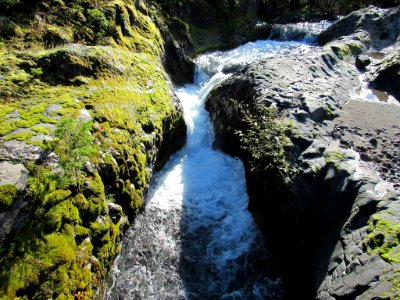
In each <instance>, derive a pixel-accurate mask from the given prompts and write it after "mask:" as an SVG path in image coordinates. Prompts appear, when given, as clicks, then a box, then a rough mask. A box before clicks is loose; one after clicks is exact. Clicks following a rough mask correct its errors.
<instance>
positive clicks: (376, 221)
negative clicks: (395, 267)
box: [367, 214, 400, 263]
mask: <svg viewBox="0 0 400 300" xmlns="http://www.w3.org/2000/svg"><path fill="white" fill-rule="evenodd" d="M399 236H400V224H399V223H396V222H393V221H391V220H390V218H388V217H387V216H385V215H383V214H376V215H374V216H373V217H372V221H371V222H370V234H369V235H368V237H367V243H368V246H369V248H370V252H371V253H377V254H379V255H380V256H381V257H382V258H383V259H384V260H386V261H387V262H390V263H400V241H399Z"/></svg>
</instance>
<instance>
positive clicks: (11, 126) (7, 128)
mask: <svg viewBox="0 0 400 300" xmlns="http://www.w3.org/2000/svg"><path fill="white" fill-rule="evenodd" d="M17 128H18V127H17V125H16V124H15V122H14V121H11V122H2V123H1V124H0V135H6V134H7V133H10V132H11V131H14V130H15V129H17Z"/></svg>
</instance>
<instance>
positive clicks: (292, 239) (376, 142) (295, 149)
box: [207, 7, 400, 299]
mask: <svg viewBox="0 0 400 300" xmlns="http://www.w3.org/2000/svg"><path fill="white" fill-rule="evenodd" d="M337 24H339V25H333V27H331V29H328V30H327V32H326V33H323V34H322V35H321V37H320V41H322V40H324V43H327V42H328V41H331V42H330V43H328V44H326V45H325V46H324V47H323V48H316V49H315V51H313V52H312V53H305V54H300V55H298V56H296V57H290V58H279V57H278V58H272V59H267V60H261V61H258V62H256V63H252V64H250V65H249V66H247V67H246V68H244V69H243V70H242V71H239V72H237V73H235V74H234V75H232V76H231V77H230V78H229V79H227V80H226V81H224V82H223V83H222V84H220V85H219V86H218V87H216V88H215V89H214V90H213V91H212V92H211V94H210V96H209V98H208V101H207V108H208V110H209V112H210V115H211V119H212V120H213V123H214V130H215V133H216V143H215V145H216V146H217V147H221V148H222V149H223V150H225V151H228V152H229V153H231V154H235V155H239V156H240V157H241V158H242V159H243V160H244V163H245V166H246V176H247V180H248V191H249V196H250V209H251V210H252V211H253V213H254V215H255V217H256V219H257V220H259V224H260V226H263V227H262V228H263V230H264V232H265V236H266V238H267V240H268V241H269V242H270V243H271V247H272V248H273V250H275V254H276V255H277V257H278V259H279V260H280V263H281V265H282V267H283V269H284V272H286V284H287V287H288V292H287V295H286V296H287V298H288V299H293V297H300V296H301V298H303V297H304V299H306V298H307V299H311V298H317V299H355V298H357V299H372V298H374V297H375V298H376V299H385V297H389V298H391V297H395V296H398V295H397V293H398V290H397V287H398V284H399V280H398V277H397V275H396V273H397V272H398V270H399V264H398V262H399V258H398V251H399V250H400V246H399V235H398V229H397V228H398V226H397V225H396V224H398V222H399V220H398V219H399V215H400V207H399V205H398V200H399V199H400V195H399V192H398V184H399V183H398V175H397V174H398V170H399V161H398V154H399V153H398V149H399V148H398V146H399V141H398V139H399V137H398V135H399V125H398V124H399V112H400V111H399V109H400V106H398V104H396V99H395V98H390V97H389V95H388V96H387V100H391V101H392V102H393V101H394V103H379V102H367V101H368V100H367V99H363V100H362V101H359V100H355V99H357V97H355V95H359V94H361V92H362V91H363V90H364V89H365V88H364V87H363V85H364V84H365V83H362V82H361V81H360V79H359V76H360V75H359V74H360V73H359V71H357V67H358V68H359V69H360V70H363V72H364V73H365V74H364V75H363V76H365V77H366V78H367V80H371V79H370V78H376V76H375V77H374V75H373V74H377V73H379V72H378V71H377V70H380V69H379V68H380V66H381V67H382V69H386V68H390V65H391V63H387V61H391V62H392V59H390V57H391V55H392V54H391V53H395V51H398V50H397V49H398V48H397V45H396V43H397V39H398V36H396V34H397V33H398V31H396V30H394V31H393V32H392V31H391V29H392V28H393V26H394V25H395V24H399V15H398V9H393V10H381V9H376V8H373V7H370V8H368V9H365V10H362V11H360V12H356V13H353V14H351V15H350V16H348V17H346V18H344V19H343V20H341V21H339V22H338V23H337ZM352 24H354V25H355V26H353V27H352ZM341 26H343V28H341ZM396 26H397V25H396ZM379 32H387V33H388V34H387V35H384V36H382V35H380V34H379ZM389 32H390V33H389ZM327 36H329V38H327ZM373 47H375V48H373ZM376 48H378V49H380V51H382V52H379V53H375V51H376ZM360 54H362V55H366V56H368V58H370V60H371V63H370V64H368V63H362V64H360V61H361V59H359V60H358V63H357V67H356V57H357V56H358V55H360ZM375 54H377V55H375ZM385 58H386V61H385ZM362 61H364V62H365V61H366V60H365V59H362ZM360 66H361V67H360ZM383 66H385V67H383ZM380 74H383V72H380ZM363 78H364V77H363ZM372 80H373V79H372ZM382 90H383V91H385V89H383V88H382ZM375 93H378V92H376V91H375ZM391 95H392V97H393V96H395V95H396V94H395V93H391ZM358 98H360V97H358ZM271 106H276V107H277V108H278V111H279V115H280V116H277V117H276V122H281V123H282V122H283V123H285V122H286V124H287V122H289V124H290V130H289V132H288V134H287V136H288V137H289V138H290V142H291V143H288V142H284V141H283V140H282V139H281V140H278V142H280V143H283V142H284V144H285V145H286V146H285V148H284V151H285V153H286V158H287V159H288V160H289V161H290V163H291V166H292V167H293V169H294V170H297V171H296V175H294V176H293V177H292V178H291V180H289V181H284V180H282V181H279V180H277V179H276V178H277V177H278V176H277V174H269V173H268V167H267V166H260V167H259V168H258V169H254V167H252V164H251V160H252V159H254V153H252V152H251V150H249V149H251V147H248V146H247V147H243V135H242V139H240V138H239V136H238V135H237V134H236V132H237V131H238V130H239V131H241V132H242V133H243V132H246V130H249V128H248V127H246V126H249V124H257V121H258V122H259V121H260V114H261V115H262V114H263V111H264V109H265V107H271ZM249 119H252V120H253V123H249V121H248V120H249ZM254 122H255V123H254ZM253 132H254V131H253ZM262 134H263V133H262V132H261V133H260V136H259V138H260V139H261V138H263V137H262ZM264 167H265V169H264V171H262V170H263V168H264ZM260 169H261V171H260ZM285 228H290V229H289V230H286V229H285ZM293 245H296V246H295V247H296V251H293V247H294V246H293ZM294 252H295V253H294ZM293 291H295V292H293ZM300 291H301V292H300ZM299 295H300V296H299Z"/></svg>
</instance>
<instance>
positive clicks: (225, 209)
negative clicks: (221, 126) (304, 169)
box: [104, 26, 326, 299]
mask: <svg viewBox="0 0 400 300" xmlns="http://www.w3.org/2000/svg"><path fill="white" fill-rule="evenodd" d="M325 27H326V26H325ZM318 29H319V30H320V28H318ZM312 48H313V46H312V45H311V44H310V43H309V40H307V41H306V40H303V41H284V42H278V41H272V40H267V41H256V42H251V43H247V44H245V45H242V46H240V47H238V48H236V49H233V50H230V51H217V52H212V53H207V54H204V55H201V56H199V57H198V58H197V60H196V65H197V68H196V74H195V82H194V83H193V84H191V85H185V86H182V87H178V88H177V89H176V93H177V95H178V97H179V98H180V100H181V102H182V105H183V107H184V113H185V120H186V124H187V127H188V130H187V135H188V139H187V144H186V146H185V147H184V148H183V149H182V150H180V151H179V152H177V153H175V154H174V155H173V156H171V158H170V160H169V161H168V163H167V164H166V165H165V167H164V168H163V170H161V171H160V172H158V173H156V174H155V175H154V177H153V180H152V183H151V187H150V190H149V193H148V195H147V198H146V209H145V211H144V212H143V213H142V214H140V215H138V216H137V218H136V219H135V221H134V223H133V224H132V226H131V228H130V229H129V230H128V231H127V233H126V236H125V239H124V241H123V245H122V250H121V253H120V255H118V257H117V258H116V260H115V262H114V265H113V267H112V270H111V275H110V276H109V278H108V282H107V283H108V289H107V292H106V295H105V297H104V299H280V298H281V297H282V287H281V286H282V283H281V280H280V279H279V278H276V276H271V271H270V269H271V268H272V266H271V268H270V263H271V261H272V258H271V256H270V254H269V252H268V249H267V246H266V245H265V244H264V241H263V238H262V235H261V232H260V231H259V230H258V229H257V227H256V224H255V222H254V220H253V217H252V215H251V214H250V213H249V212H248V210H247V206H248V196H247V192H246V182H245V174H244V168H243V164H242V162H241V161H240V160H239V159H238V158H233V157H230V156H228V155H226V154H224V153H222V152H220V151H218V150H215V149H213V148H212V142H213V133H212V125H211V124H210V120H209V117H208V113H207V111H206V110H205V108H204V102H205V99H206V97H207V94H208V93H209V91H210V90H211V89H212V88H213V87H214V86H215V85H217V84H218V83H219V82H221V81H222V80H224V79H226V78H227V77H229V76H230V74H229V73H230V72H233V71H236V70H238V69H240V68H241V67H243V66H245V65H246V64H248V63H249V62H252V61H255V60H256V59H259V58H268V57H273V56H277V55H281V56H282V55H283V56H286V55H293V54H296V53H300V52H304V51H310V49H312Z"/></svg>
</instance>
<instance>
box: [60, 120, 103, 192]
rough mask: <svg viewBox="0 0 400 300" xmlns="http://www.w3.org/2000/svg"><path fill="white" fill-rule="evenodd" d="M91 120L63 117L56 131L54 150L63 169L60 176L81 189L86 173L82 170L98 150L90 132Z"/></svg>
mask: <svg viewBox="0 0 400 300" xmlns="http://www.w3.org/2000/svg"><path fill="white" fill-rule="evenodd" d="M91 128H92V122H91V121H82V120H78V121H77V120H76V119H74V118H72V117H64V118H62V119H61V120H60V121H59V122H58V124H57V128H56V130H55V131H54V136H55V138H56V139H55V140H54V141H53V146H54V152H55V153H56V154H57V156H58V158H59V164H60V166H61V168H62V170H63V172H62V174H60V177H61V178H63V179H64V180H66V181H67V182H69V183H70V184H72V185H76V186H77V187H78V191H81V183H82V179H84V174H83V172H82V171H81V169H82V168H83V165H84V163H85V162H87V161H88V159H89V157H90V156H91V155H92V154H93V153H95V152H96V149H95V148H94V147H93V146H92V142H93V140H94V138H93V136H92V135H91V134H90V131H89V130H90V129H91Z"/></svg>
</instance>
